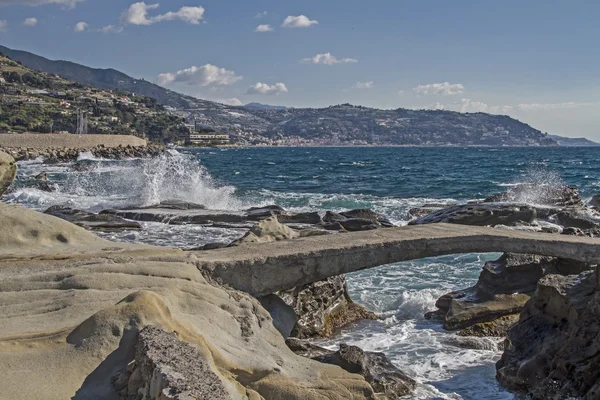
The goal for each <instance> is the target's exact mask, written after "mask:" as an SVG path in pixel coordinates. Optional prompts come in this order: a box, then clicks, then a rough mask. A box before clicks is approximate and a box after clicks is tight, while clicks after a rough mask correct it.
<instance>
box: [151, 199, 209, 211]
mask: <svg viewBox="0 0 600 400" xmlns="http://www.w3.org/2000/svg"><path fill="white" fill-rule="evenodd" d="M143 208H159V209H165V210H205V209H206V207H205V206H203V205H202V204H196V203H190V202H188V201H183V200H165V201H161V202H160V203H158V204H155V205H153V206H148V207H143Z"/></svg>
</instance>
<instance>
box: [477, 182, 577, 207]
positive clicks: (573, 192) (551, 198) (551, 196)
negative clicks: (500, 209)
mask: <svg viewBox="0 0 600 400" xmlns="http://www.w3.org/2000/svg"><path fill="white" fill-rule="evenodd" d="M489 202H493V203H498V202H503V203H527V204H538V205H548V206H559V207H571V206H581V205H582V202H581V197H580V196H579V189H577V188H576V187H575V186H550V185H538V184H529V183H528V184H521V185H516V186H513V187H510V188H509V189H508V190H507V191H506V192H504V193H499V194H494V195H491V196H490V197H488V198H486V199H485V200H484V203H489Z"/></svg>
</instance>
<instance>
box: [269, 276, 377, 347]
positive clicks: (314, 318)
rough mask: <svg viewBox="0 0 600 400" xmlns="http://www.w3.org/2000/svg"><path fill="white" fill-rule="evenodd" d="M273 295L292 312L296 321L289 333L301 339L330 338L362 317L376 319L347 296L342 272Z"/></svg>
mask: <svg viewBox="0 0 600 400" xmlns="http://www.w3.org/2000/svg"><path fill="white" fill-rule="evenodd" d="M276 294H277V295H278V296H279V297H281V298H282V299H283V301H285V303H286V304H288V305H289V306H291V307H292V308H293V309H294V311H295V312H296V315H297V316H298V321H297V323H296V326H295V327H294V330H293V332H292V336H294V337H298V338H301V339H303V338H309V337H331V336H332V335H333V334H334V333H335V332H336V331H337V330H338V329H339V328H341V327H343V326H344V325H347V324H349V323H352V322H355V321H358V320H362V319H377V316H376V315H375V314H373V313H371V312H369V311H367V310H365V309H364V308H363V307H361V306H359V305H358V304H355V303H354V302H353V301H352V300H351V299H350V296H349V295H348V287H347V284H346V277H345V276H344V275H340V276H334V277H330V278H327V279H325V280H322V281H318V282H314V283H311V284H308V285H304V286H300V287H296V288H293V289H290V290H285V291H281V292H277V293H276Z"/></svg>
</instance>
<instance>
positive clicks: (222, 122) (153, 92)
mask: <svg viewBox="0 0 600 400" xmlns="http://www.w3.org/2000/svg"><path fill="white" fill-rule="evenodd" d="M0 52H3V53H5V54H6V55H8V56H9V57H11V58H12V59H14V60H17V61H20V62H21V63H23V65H25V66H27V67H30V68H33V69H37V70H40V71H43V72H47V73H53V74H59V75H61V76H63V77H64V78H66V79H69V80H72V81H76V82H80V83H83V84H87V85H90V86H94V87H97V88H100V89H112V90H121V91H124V92H133V93H135V94H139V95H142V96H148V97H152V98H154V99H156V100H157V101H158V103H160V104H162V105H165V106H171V107H175V108H178V109H186V110H189V113H190V115H189V116H190V119H191V118H192V117H193V118H194V119H195V120H196V121H197V123H200V124H202V125H206V126H210V127H211V128H214V129H215V130H217V131H219V132H223V133H228V134H230V135H232V137H233V138H234V140H235V141H238V142H239V143H246V144H317V145H318V144H322V145H352V144H354V145H363V144H375V145H413V146H472V145H478V146H555V145H557V143H556V142H555V141H554V140H552V139H550V138H549V137H548V135H547V134H544V133H542V132H540V131H539V130H537V129H535V128H533V127H531V126H529V125H527V124H525V123H522V122H520V121H518V120H516V119H514V118H510V117H508V116H504V115H490V114H484V113H468V114H465V113H457V112H452V111H441V110H409V109H402V108H399V109H397V110H379V109H374V108H368V107H361V106H353V105H350V104H342V105H337V106H332V107H327V108H318V109H317V108H286V107H280V106H268V105H263V104H260V103H250V104H248V105H246V106H242V107H233V106H228V105H225V104H220V103H215V102H212V101H207V100H201V99H196V98H193V97H191V96H186V95H183V94H180V93H176V92H174V91H172V90H168V89H165V88H163V87H161V86H158V85H156V84H153V83H150V82H147V81H145V80H143V79H135V78H132V77H130V76H128V75H126V74H124V73H122V72H119V71H117V70H114V69H97V68H90V67H86V66H83V65H80V64H76V63H73V62H69V61H51V60H48V59H46V58H44V57H40V56H37V55H35V54H32V53H28V52H24V51H18V50H11V49H8V48H6V47H2V46H0Z"/></svg>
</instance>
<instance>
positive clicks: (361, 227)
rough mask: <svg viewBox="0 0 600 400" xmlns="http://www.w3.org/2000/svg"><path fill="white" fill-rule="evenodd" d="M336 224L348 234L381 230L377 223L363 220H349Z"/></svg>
mask: <svg viewBox="0 0 600 400" xmlns="http://www.w3.org/2000/svg"><path fill="white" fill-rule="evenodd" d="M337 223H338V224H339V225H341V226H342V228H344V230H347V231H348V232H357V231H370V230H373V229H379V228H381V225H380V224H379V223H378V222H377V221H374V220H371V219H364V218H349V219H345V220H343V221H339V222H337Z"/></svg>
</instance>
